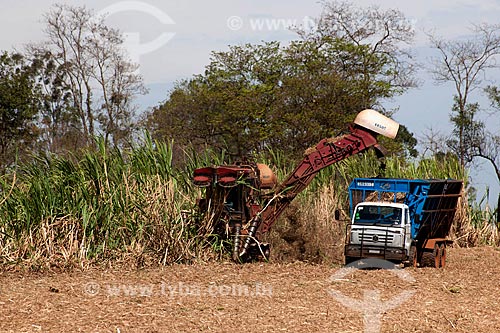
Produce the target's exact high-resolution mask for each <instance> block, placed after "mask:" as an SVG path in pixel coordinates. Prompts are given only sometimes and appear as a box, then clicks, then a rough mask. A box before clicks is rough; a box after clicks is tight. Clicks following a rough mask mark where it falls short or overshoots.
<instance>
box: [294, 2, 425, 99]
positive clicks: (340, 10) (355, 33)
mask: <svg viewBox="0 0 500 333" xmlns="http://www.w3.org/2000/svg"><path fill="white" fill-rule="evenodd" d="M323 5H324V7H323V12H322V14H321V16H320V18H319V19H318V21H317V26H316V29H315V30H314V31H312V32H308V31H305V30H302V31H299V34H300V35H301V36H302V37H303V38H325V37H330V38H335V39H337V40H343V41H346V42H348V43H353V44H355V45H357V46H361V45H363V46H367V47H369V48H370V54H372V55H375V56H383V57H385V59H386V62H387V64H388V66H391V67H392V70H391V71H388V72H387V73H386V75H387V76H391V77H392V78H391V81H390V83H391V85H392V86H393V87H399V88H400V89H401V90H402V91H403V90H405V89H407V88H410V87H414V86H416V85H417V82H416V80H415V79H414V75H413V74H414V71H415V68H414V61H413V60H412V55H411V53H410V52H409V51H408V49H407V47H408V46H409V45H410V44H411V43H412V42H413V38H414V35H415V31H414V27H413V24H412V22H411V21H410V20H409V19H407V18H406V17H405V15H404V14H403V13H402V12H401V11H399V10H397V9H388V10H383V9H381V8H380V7H379V6H369V7H358V6H356V5H355V4H353V3H352V2H350V1H323Z"/></svg>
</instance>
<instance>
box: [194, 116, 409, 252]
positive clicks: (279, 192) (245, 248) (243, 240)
mask: <svg viewBox="0 0 500 333" xmlns="http://www.w3.org/2000/svg"><path fill="white" fill-rule="evenodd" d="M398 128H399V124H398V123H397V122H395V121H394V120H392V119H389V118H388V117H386V116H384V115H382V114H380V113H378V112H377V111H374V110H371V109H367V110H364V111H361V112H360V113H359V114H358V115H357V116H356V118H355V120H354V122H353V124H351V125H350V126H349V132H348V133H347V134H344V135H342V136H340V137H336V138H327V139H323V140H321V141H320V142H319V143H318V144H317V145H316V147H314V148H310V149H308V150H306V152H305V154H304V158H303V160H302V161H301V162H300V163H299V164H298V166H297V167H296V168H295V170H294V171H293V172H292V173H291V174H290V175H289V176H288V177H287V178H286V179H285V180H284V181H283V182H282V183H281V184H277V180H276V176H275V175H274V174H273V172H272V171H271V169H270V168H269V167H268V166H266V165H264V164H258V163H249V162H241V163H235V164H233V165H222V166H215V167H205V168H199V169H196V170H195V171H194V175H193V181H194V184H195V185H196V186H199V187H204V188H205V196H204V198H201V199H199V200H198V207H199V210H200V212H201V213H202V214H203V215H204V216H205V218H206V219H209V220H211V221H212V222H213V226H214V232H215V233H217V234H220V235H222V234H225V235H226V236H227V237H229V238H231V239H232V257H233V260H235V261H238V262H248V261H254V260H259V259H267V258H269V254H270V247H269V244H263V243H261V242H260V239H261V237H262V235H263V234H265V233H266V232H268V231H269V230H270V228H271V226H272V225H273V224H274V223H275V222H276V221H277V219H278V217H279V216H280V214H281V213H283V211H284V210H285V209H286V208H287V207H288V206H289V205H290V203H291V202H292V200H293V199H294V198H295V197H296V196H297V195H298V194H299V193H300V192H302V191H303V190H304V189H305V188H306V187H307V186H308V185H309V184H310V183H311V181H312V180H313V178H314V177H315V176H316V174H318V172H319V171H321V170H322V169H324V168H326V167H328V166H330V165H332V164H334V163H336V162H339V161H341V160H344V159H346V158H348V157H350V156H353V155H356V154H358V153H362V152H364V151H365V150H367V149H368V148H370V147H373V148H374V149H375V150H376V152H377V155H378V156H379V157H382V156H384V155H385V149H384V148H383V147H382V146H381V145H380V144H379V143H378V142H377V136H378V135H383V136H386V137H388V138H391V139H393V138H395V136H396V134H397V131H398Z"/></svg>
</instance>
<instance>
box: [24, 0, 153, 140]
mask: <svg viewBox="0 0 500 333" xmlns="http://www.w3.org/2000/svg"><path fill="white" fill-rule="evenodd" d="M45 23H46V28H45V33H46V35H47V37H48V40H47V41H46V42H44V43H42V44H40V45H36V46H33V45H32V46H30V49H31V53H35V52H38V53H43V54H50V55H51V56H52V59H53V61H54V62H55V63H56V65H57V66H58V69H59V70H60V71H62V75H61V78H62V79H63V80H64V84H65V86H66V87H67V89H68V90H69V91H70V94H71V110H72V112H74V113H75V114H76V115H77V117H78V119H79V122H80V127H81V130H82V132H83V133H82V134H83V140H84V142H83V144H89V143H91V142H92V139H93V138H94V136H95V135H96V134H98V133H102V134H103V135H104V136H105V138H106V141H107V142H108V141H111V142H113V143H115V144H118V143H120V141H121V140H122V139H124V138H126V137H127V136H128V134H130V130H131V120H132V117H133V115H134V111H135V110H134V108H133V103H132V101H133V98H134V96H135V95H137V94H142V93H144V92H145V88H144V85H143V82H142V78H141V77H140V76H138V75H137V74H135V71H136V69H137V66H136V65H134V64H132V63H130V62H129V61H128V60H127V59H126V57H125V53H124V50H123V48H122V44H123V40H122V37H121V35H120V33H119V31H118V30H116V29H112V28H109V27H107V26H106V25H105V24H104V22H103V18H102V17H97V16H95V15H94V14H93V12H92V11H90V10H88V9H87V8H85V7H72V6H70V5H65V4H56V5H54V7H53V8H52V10H50V11H49V12H48V13H47V14H46V15H45Z"/></svg>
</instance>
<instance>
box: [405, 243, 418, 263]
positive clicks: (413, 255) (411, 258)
mask: <svg viewBox="0 0 500 333" xmlns="http://www.w3.org/2000/svg"><path fill="white" fill-rule="evenodd" d="M417 264H418V257H417V247H416V246H415V245H412V246H410V253H408V261H405V262H404V267H417Z"/></svg>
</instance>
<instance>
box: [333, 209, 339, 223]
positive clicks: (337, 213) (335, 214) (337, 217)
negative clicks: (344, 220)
mask: <svg viewBox="0 0 500 333" xmlns="http://www.w3.org/2000/svg"><path fill="white" fill-rule="evenodd" d="M333 215H334V216H335V220H336V221H339V220H340V210H338V209H335V212H334V213H333Z"/></svg>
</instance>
